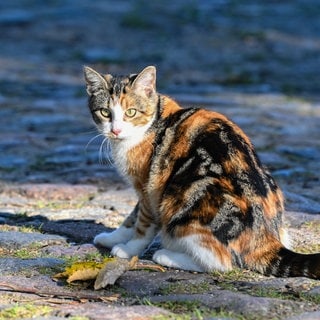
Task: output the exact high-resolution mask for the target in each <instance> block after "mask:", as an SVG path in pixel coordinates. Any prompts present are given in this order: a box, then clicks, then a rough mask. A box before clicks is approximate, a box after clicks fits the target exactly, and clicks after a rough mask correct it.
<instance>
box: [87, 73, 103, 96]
mask: <svg viewBox="0 0 320 320" xmlns="http://www.w3.org/2000/svg"><path fill="white" fill-rule="evenodd" d="M83 71H84V78H85V80H86V85H87V93H88V95H89V96H92V95H97V94H99V93H100V92H101V91H105V90H106V89H108V83H107V81H106V79H104V78H103V76H102V75H101V74H100V73H98V72H97V71H95V70H93V69H91V68H89V67H84V69H83Z"/></svg>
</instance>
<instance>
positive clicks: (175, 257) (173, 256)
mask: <svg viewBox="0 0 320 320" xmlns="http://www.w3.org/2000/svg"><path fill="white" fill-rule="evenodd" d="M152 260H153V261H154V262H156V263H158V264H161V265H162V266H165V267H169V268H175V269H182V270H188V271H197V272H203V271H204V270H203V269H202V268H201V267H200V266H198V265H197V264H196V263H195V262H194V260H193V259H192V258H191V257H190V256H189V255H187V254H186V253H181V252H175V251H170V250H168V249H160V250H158V251H156V252H155V253H154V255H153V257H152Z"/></svg>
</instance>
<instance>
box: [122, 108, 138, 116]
mask: <svg viewBox="0 0 320 320" xmlns="http://www.w3.org/2000/svg"><path fill="white" fill-rule="evenodd" d="M125 114H126V116H127V117H129V118H133V117H134V116H135V115H136V114H137V110H136V109H133V108H130V109H128V110H126V112H125Z"/></svg>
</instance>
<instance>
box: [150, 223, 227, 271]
mask: <svg viewBox="0 0 320 320" xmlns="http://www.w3.org/2000/svg"><path fill="white" fill-rule="evenodd" d="M200 229H202V228H200ZM198 231H200V232H199V233H198V234H197V233H196V234H190V235H187V236H183V237H180V238H172V237H171V236H169V235H165V236H162V244H163V247H164V248H165V249H162V250H159V251H157V252H155V254H154V256H153V259H154V261H155V262H157V263H159V264H161V265H164V266H167V267H172V268H179V269H183V270H193V271H203V272H204V271H214V270H217V271H227V270H231V269H232V257H231V253H230V252H229V250H228V249H227V247H225V246H224V245H223V244H222V243H221V242H220V241H218V240H217V239H216V238H215V237H214V236H213V235H212V233H211V232H210V231H209V230H198ZM201 231H202V232H201Z"/></svg>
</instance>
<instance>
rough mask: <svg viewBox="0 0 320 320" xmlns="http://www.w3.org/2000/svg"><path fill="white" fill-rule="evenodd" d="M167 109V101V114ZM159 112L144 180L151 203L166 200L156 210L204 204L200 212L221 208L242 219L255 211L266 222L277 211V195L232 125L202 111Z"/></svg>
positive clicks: (279, 203)
mask: <svg viewBox="0 0 320 320" xmlns="http://www.w3.org/2000/svg"><path fill="white" fill-rule="evenodd" d="M170 104H171V102H170V99H168V101H167V105H168V109H170V108H171V105H170ZM163 108H164V112H163V114H164V116H162V117H161V118H160V119H159V121H158V123H157V130H156V134H155V143H154V146H155V148H154V153H153V158H152V161H151V167H150V172H151V175H150V180H149V190H150V192H151V193H153V194H154V193H156V194H157V197H156V198H157V199H156V200H157V201H160V199H166V200H165V201H164V202H165V203H162V206H164V207H170V208H171V210H173V211H174V210H175V207H176V209H177V210H178V207H180V204H181V203H183V202H184V203H187V202H190V205H191V202H193V203H194V202H197V201H199V199H200V198H201V199H204V198H205V199H206V200H205V201H206V202H208V203H207V204H206V206H208V207H211V208H213V210H216V212H218V211H219V210H220V209H221V208H222V207H223V205H225V206H226V210H232V208H231V206H235V207H237V208H240V210H243V213H244V214H245V213H246V212H248V210H249V208H252V207H253V206H258V207H261V210H262V211H265V210H267V211H268V212H266V216H268V215H269V216H270V218H271V219H272V218H274V217H275V216H276V215H277V213H278V212H281V211H282V194H281V191H280V190H279V188H278V187H277V185H276V184H275V182H274V180H273V178H272V177H271V176H270V174H269V172H268V171H267V170H266V169H265V168H264V167H263V166H262V165H261V163H260V160H259V158H258V156H257V154H256V152H255V150H254V147H253V145H252V143H251V141H250V140H249V138H248V137H247V136H246V134H245V133H244V132H243V131H242V130H241V129H240V128H239V127H238V126H237V125H236V124H235V123H233V122H232V121H231V120H229V119H228V118H227V117H225V116H224V115H222V114H220V113H217V112H214V111H210V110H206V109H200V108H187V109H182V108H177V109H175V110H174V111H173V112H168V111H167V112H166V111H165V109H166V104H164V107H163ZM204 195H205V196H204ZM227 207H228V208H227ZM171 210H170V211H171ZM164 211H168V210H167V209H164ZM210 219H211V218H210Z"/></svg>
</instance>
